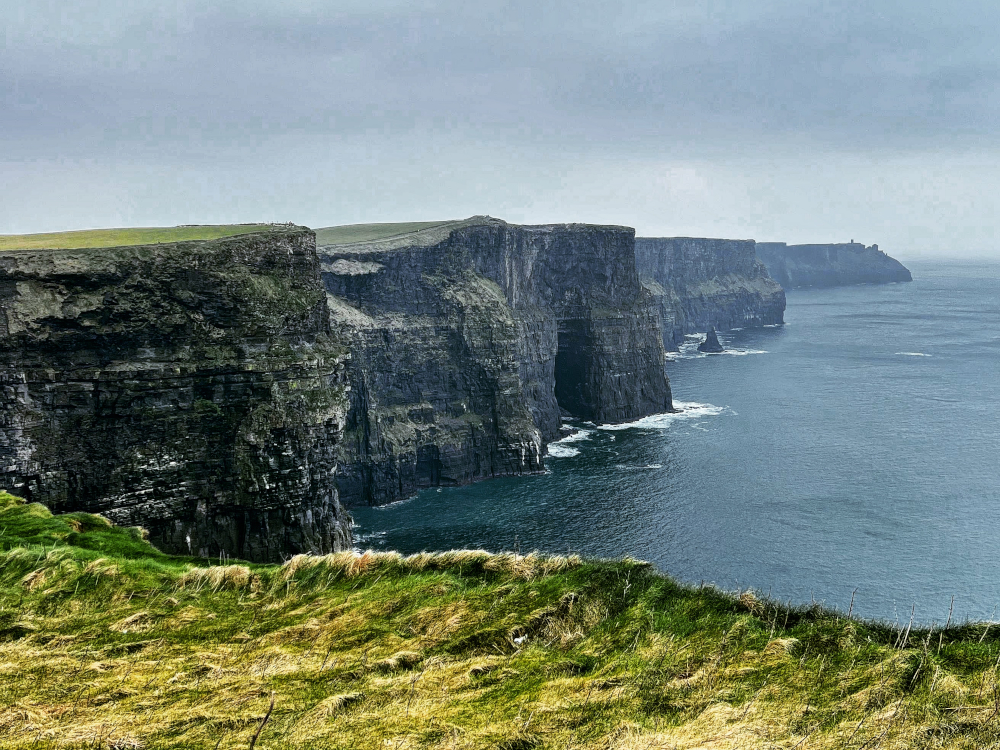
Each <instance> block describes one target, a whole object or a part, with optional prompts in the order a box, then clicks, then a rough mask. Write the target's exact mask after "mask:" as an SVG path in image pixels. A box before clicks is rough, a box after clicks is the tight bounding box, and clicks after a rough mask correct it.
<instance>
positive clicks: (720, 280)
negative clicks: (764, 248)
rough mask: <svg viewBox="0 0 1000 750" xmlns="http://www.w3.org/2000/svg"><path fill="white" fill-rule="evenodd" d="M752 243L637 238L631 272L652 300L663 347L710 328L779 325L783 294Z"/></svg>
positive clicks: (670, 346)
mask: <svg viewBox="0 0 1000 750" xmlns="http://www.w3.org/2000/svg"><path fill="white" fill-rule="evenodd" d="M754 245H755V243H754V241H753V240H717V239H699V238H692V237H661V238H650V237H637V238H636V241H635V253H636V266H637V268H638V270H639V274H640V277H641V279H642V284H643V286H645V287H646V288H647V289H648V290H649V291H650V293H651V294H652V295H653V297H654V299H655V301H656V304H657V306H658V307H659V312H660V318H661V321H662V325H663V343H664V346H665V347H666V348H667V349H668V350H671V349H676V348H677V347H678V345H680V344H681V343H682V342H683V341H684V335H685V334H688V333H698V332H701V331H706V330H708V328H709V327H715V328H718V329H720V330H729V329H732V328H757V327H760V326H764V325H774V324H779V323H782V322H784V313H785V293H784V291H783V290H782V288H781V287H780V286H779V285H778V284H777V283H776V282H775V281H774V280H772V279H771V277H770V276H769V275H768V273H767V269H766V268H765V267H764V265H763V264H762V263H761V262H760V261H759V260H758V259H757V255H756V252H755V247H754Z"/></svg>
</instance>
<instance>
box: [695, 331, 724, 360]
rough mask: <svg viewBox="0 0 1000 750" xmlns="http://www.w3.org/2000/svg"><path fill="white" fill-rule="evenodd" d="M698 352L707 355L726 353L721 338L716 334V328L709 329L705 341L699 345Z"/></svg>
mask: <svg viewBox="0 0 1000 750" xmlns="http://www.w3.org/2000/svg"><path fill="white" fill-rule="evenodd" d="M698 351H699V352H705V353H706V354H719V353H720V352H724V351H725V349H723V348H722V344H720V343H719V337H718V336H717V335H716V334H715V326H709V327H708V333H707V334H705V340H704V341H702V342H701V343H700V344H698Z"/></svg>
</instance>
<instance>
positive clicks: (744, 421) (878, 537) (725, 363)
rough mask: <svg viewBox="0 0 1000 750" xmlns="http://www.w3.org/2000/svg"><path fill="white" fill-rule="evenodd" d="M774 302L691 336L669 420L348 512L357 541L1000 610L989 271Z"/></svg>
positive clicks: (592, 437) (872, 604)
mask: <svg viewBox="0 0 1000 750" xmlns="http://www.w3.org/2000/svg"><path fill="white" fill-rule="evenodd" d="M908 265H909V267H910V268H911V270H912V271H913V276H914V281H913V282H912V283H908V284H889V285H884V286H854V287H843V288H837V289H822V290H801V291H792V292H789V293H788V309H787V311H786V314H785V320H786V323H785V325H784V326H780V327H774V328H765V329H756V330H743V331H732V332H728V333H724V334H722V335H721V336H720V338H721V340H722V342H723V344H724V345H726V346H727V348H728V349H729V351H728V352H727V353H726V354H719V355H701V354H699V353H698V352H697V349H696V347H697V339H696V338H691V339H690V341H689V343H688V344H686V345H685V346H683V347H682V351H681V353H679V354H675V355H672V356H671V359H670V361H669V362H668V364H667V369H668V374H669V376H670V380H671V386H672V388H673V393H674V401H675V405H676V406H677V407H679V408H680V409H681V411H680V413H678V414H670V415H659V416H653V417H648V418H646V419H641V420H638V421H636V422H634V423H631V424H628V425H615V426H610V427H597V426H594V425H590V424H586V423H572V425H573V426H574V427H577V428H579V429H580V431H579V432H577V433H576V434H575V435H573V436H572V437H570V438H568V439H564V440H561V441H559V442H557V443H555V444H553V445H552V446H550V457H549V458H548V459H547V460H546V466H547V472H546V473H545V474H543V475H537V476H531V477H517V478H503V479H495V480H491V481H487V482H481V483H479V484H475V485H471V486H467V487H454V488H441V489H429V490H425V491H423V492H421V493H420V494H419V495H417V496H416V497H414V498H412V499H410V500H406V501H403V502H399V503H395V504H393V505H390V506H386V507H382V508H355V509H353V510H352V511H351V512H352V514H353V516H354V518H355V522H356V524H357V527H356V529H355V534H356V540H357V544H358V546H359V547H361V548H372V549H395V550H399V551H401V552H404V553H412V552H418V551H421V550H442V549H452V548H458V547H468V548H482V549H488V550H495V551H499V550H519V551H521V552H522V553H526V552H529V551H531V550H539V551H542V552H548V553H558V554H565V553H567V552H572V553H579V554H582V555H587V556H597V557H612V558H618V557H624V556H631V557H635V558H640V559H643V560H648V561H650V562H652V563H653V564H655V565H656V567H657V568H659V569H660V570H662V571H664V572H666V573H669V574H670V575H672V576H674V577H675V578H677V579H679V580H681V581H684V582H688V583H692V584H702V583H704V584H711V585H714V586H717V587H719V588H722V589H725V590H737V589H740V590H746V589H753V590H755V591H757V592H759V593H762V594H766V595H769V596H771V597H773V598H775V599H780V600H782V601H791V602H792V603H795V604H809V603H812V602H818V603H822V604H824V605H826V606H830V607H835V608H838V609H841V610H843V611H847V609H848V608H849V607H851V602H852V599H853V611H854V612H855V613H856V614H860V615H862V616H866V617H872V618H877V619H882V620H886V621H889V622H901V623H904V624H905V623H907V622H909V620H910V618H911V613H912V617H913V620H914V622H915V623H921V624H928V623H931V622H938V623H943V622H944V621H945V620H946V619H947V617H948V616H949V612H951V613H952V615H951V616H952V620H953V621H963V620H966V619H972V620H991V619H997V618H998V616H1000V263H992V262H964V263H961V262H944V261H942V262H920V263H911V264H908Z"/></svg>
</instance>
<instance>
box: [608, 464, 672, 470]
mask: <svg viewBox="0 0 1000 750" xmlns="http://www.w3.org/2000/svg"><path fill="white" fill-rule="evenodd" d="M615 468H616V469H618V470H619V471H648V470H650V469H662V468H663V464H645V465H643V466H630V465H629V464H615Z"/></svg>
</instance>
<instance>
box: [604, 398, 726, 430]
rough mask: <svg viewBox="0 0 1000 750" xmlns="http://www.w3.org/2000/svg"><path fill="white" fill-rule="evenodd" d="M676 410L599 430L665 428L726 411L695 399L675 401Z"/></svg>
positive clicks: (609, 425) (605, 426)
mask: <svg viewBox="0 0 1000 750" xmlns="http://www.w3.org/2000/svg"><path fill="white" fill-rule="evenodd" d="M674 408H675V409H677V411H676V412H672V413H668V414H653V415H651V416H648V417H643V418H642V419H637V420H636V421H634V422H625V423H624V424H606V425H601V426H600V427H598V428H597V429H599V430H629V429H632V428H640V429H642V428H647V429H654V430H665V429H667V428H668V427H670V425H672V424H673V423H674V422H678V421H680V420H687V419H701V418H702V417H716V416H718V415H719V414H722V413H723V412H725V411H726V407H724V406H713V405H712V404H699V403H696V402H694V401H674Z"/></svg>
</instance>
